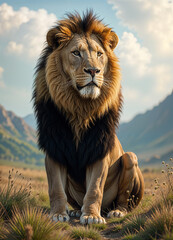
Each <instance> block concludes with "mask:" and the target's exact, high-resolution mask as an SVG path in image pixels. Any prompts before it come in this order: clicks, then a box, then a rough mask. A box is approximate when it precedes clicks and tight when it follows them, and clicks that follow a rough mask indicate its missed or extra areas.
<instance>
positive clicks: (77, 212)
mask: <svg viewBox="0 0 173 240" xmlns="http://www.w3.org/2000/svg"><path fill="white" fill-rule="evenodd" d="M68 214H69V216H70V217H80V216H81V214H82V212H81V210H70V211H68Z"/></svg>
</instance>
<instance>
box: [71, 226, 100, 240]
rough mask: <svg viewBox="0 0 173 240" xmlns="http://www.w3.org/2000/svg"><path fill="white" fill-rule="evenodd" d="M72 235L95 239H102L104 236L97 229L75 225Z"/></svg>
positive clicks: (77, 237)
mask: <svg viewBox="0 0 173 240" xmlns="http://www.w3.org/2000/svg"><path fill="white" fill-rule="evenodd" d="M70 232H71V233H70V236H71V237H72V238H73V239H76V240H78V239H93V240H101V239H102V237H101V235H100V233H99V232H98V231H97V230H96V229H92V228H88V227H73V228H72V229H71V231H70Z"/></svg>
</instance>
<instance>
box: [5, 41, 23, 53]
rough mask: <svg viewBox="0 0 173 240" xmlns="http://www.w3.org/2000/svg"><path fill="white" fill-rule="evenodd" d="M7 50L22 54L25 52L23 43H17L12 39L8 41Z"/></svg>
mask: <svg viewBox="0 0 173 240" xmlns="http://www.w3.org/2000/svg"><path fill="white" fill-rule="evenodd" d="M7 51H8V52H9V53H17V54H21V53H22V52H23V45H22V44H17V43H16V42H13V41H11V42H9V43H8V46H7Z"/></svg>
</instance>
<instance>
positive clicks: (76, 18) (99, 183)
mask: <svg viewBox="0 0 173 240" xmlns="http://www.w3.org/2000/svg"><path fill="white" fill-rule="evenodd" d="M117 43H118V36H117V35H116V33H115V32H114V31H113V30H112V29H111V28H110V27H108V26H107V25H104V24H103V22H102V21H101V20H99V19H98V18H97V16H96V15H94V14H93V12H92V11H87V12H86V13H84V14H83V16H80V15H79V14H78V13H77V12H75V13H74V14H71V13H69V14H67V17H66V18H65V19H63V20H60V21H58V22H57V24H56V26H55V27H53V28H51V29H50V30H49V31H48V33H47V41H46V46H45V48H44V50H43V52H42V55H41V57H40V58H39V61H38V64H37V67H36V77H35V82H34V93H33V99H34V108H35V114H36V119H37V132H38V144H39V147H40V149H42V150H43V151H44V153H45V166H46V173H47V179H48V188H49V198H50V206H51V212H50V215H51V217H52V219H53V220H55V221H69V219H70V217H71V216H76V217H80V223H81V224H91V223H105V217H104V216H102V215H101V214H102V213H103V210H104V212H105V211H107V217H114V216H116V217H122V216H124V215H125V214H126V213H127V212H128V211H129V210H130V209H131V208H132V207H135V206H137V205H138V204H139V202H140V201H141V199H142V196H143V193H144V181H143V177H142V174H141V171H140V169H139V167H138V160H137V157H136V155H135V154H134V153H132V152H124V150H123V148H122V146H121V144H120V142H119V140H118V138H117V136H116V129H117V127H118V124H119V118H120V112H121V108H122V93H121V75H120V68H119V64H118V59H117V57H116V55H115V53H114V49H115V47H116V45H117ZM68 204H70V205H71V206H72V207H73V208H74V210H71V211H68Z"/></svg>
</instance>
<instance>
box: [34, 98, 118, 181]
mask: <svg viewBox="0 0 173 240" xmlns="http://www.w3.org/2000/svg"><path fill="white" fill-rule="evenodd" d="M37 113H38V114H37V121H38V142H39V146H40V148H41V149H42V150H43V151H44V152H45V153H46V154H48V155H49V157H51V158H52V159H53V160H54V161H57V162H59V163H61V164H63V165H65V166H66V167H67V170H68V172H69V174H70V175H71V177H72V178H73V179H75V180H76V181H79V182H82V181H84V179H85V170H86V166H87V165H89V164H92V163H94V162H96V161H98V160H101V159H103V158H104V157H105V156H106V154H107V153H108V152H109V151H111V150H112V148H113V146H114V140H115V125H114V119H113V117H112V114H111V112H108V113H107V114H105V116H103V117H102V118H100V119H97V120H96V121H95V122H94V123H93V124H91V126H90V128H88V129H87V130H86V131H85V133H84V135H83V137H82V138H81V139H80V141H79V144H78V148H77V149H76V146H75V141H74V136H73V133H72V130H71V126H70V124H69V122H68V121H67V119H66V118H65V116H64V115H63V114H62V113H61V112H59V110H58V109H57V108H56V106H55V105H54V104H53V103H52V102H51V101H48V102H47V103H45V102H42V103H40V104H38V106H37Z"/></svg>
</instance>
